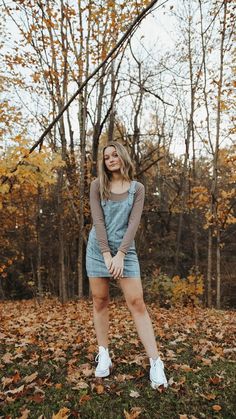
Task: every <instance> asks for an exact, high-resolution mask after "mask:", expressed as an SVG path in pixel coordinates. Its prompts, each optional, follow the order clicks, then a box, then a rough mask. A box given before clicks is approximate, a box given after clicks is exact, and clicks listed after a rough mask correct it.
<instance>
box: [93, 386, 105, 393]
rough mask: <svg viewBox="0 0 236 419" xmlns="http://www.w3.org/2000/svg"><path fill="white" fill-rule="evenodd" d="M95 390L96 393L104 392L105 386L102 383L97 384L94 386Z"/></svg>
mask: <svg viewBox="0 0 236 419" xmlns="http://www.w3.org/2000/svg"><path fill="white" fill-rule="evenodd" d="M95 390H96V392H97V394H102V393H104V390H105V388H104V386H103V385H102V384H98V385H97V386H95Z"/></svg>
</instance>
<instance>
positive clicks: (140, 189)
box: [135, 180, 145, 192]
mask: <svg viewBox="0 0 236 419" xmlns="http://www.w3.org/2000/svg"><path fill="white" fill-rule="evenodd" d="M135 182H136V192H141V191H144V189H145V188H144V185H143V184H142V183H141V182H139V181H138V180H135Z"/></svg>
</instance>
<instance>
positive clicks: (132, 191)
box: [129, 180, 137, 205]
mask: <svg viewBox="0 0 236 419" xmlns="http://www.w3.org/2000/svg"><path fill="white" fill-rule="evenodd" d="M136 184H137V181H136V180H132V182H131V185H130V188H129V204H130V205H132V204H133V198H134V194H135V192H136Z"/></svg>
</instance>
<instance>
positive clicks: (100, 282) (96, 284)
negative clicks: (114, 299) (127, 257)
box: [89, 278, 109, 348]
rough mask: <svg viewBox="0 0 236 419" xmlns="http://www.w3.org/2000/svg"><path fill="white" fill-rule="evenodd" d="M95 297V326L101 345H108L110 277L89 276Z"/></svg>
mask: <svg viewBox="0 0 236 419" xmlns="http://www.w3.org/2000/svg"><path fill="white" fill-rule="evenodd" d="M89 284H90V288H91V293H92V298H93V319H94V327H95V332H96V336H97V342H98V345H99V346H104V347H105V348H107V347H108V324H109V314H108V304H109V278H89Z"/></svg>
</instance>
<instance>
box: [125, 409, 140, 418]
mask: <svg viewBox="0 0 236 419" xmlns="http://www.w3.org/2000/svg"><path fill="white" fill-rule="evenodd" d="M141 413H142V409H141V407H132V409H131V411H130V412H127V411H126V410H125V409H124V415H125V419H136V418H138V417H139V415H140V414H141Z"/></svg>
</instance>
